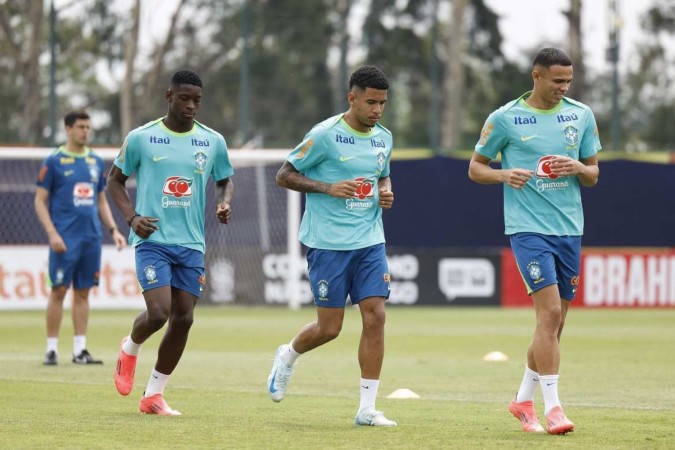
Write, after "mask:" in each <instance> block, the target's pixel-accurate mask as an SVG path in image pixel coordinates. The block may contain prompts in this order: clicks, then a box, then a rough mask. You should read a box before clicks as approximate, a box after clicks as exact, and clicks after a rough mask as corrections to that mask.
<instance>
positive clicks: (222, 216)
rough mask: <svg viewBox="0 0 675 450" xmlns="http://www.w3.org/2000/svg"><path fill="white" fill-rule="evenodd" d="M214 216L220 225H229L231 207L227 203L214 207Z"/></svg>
mask: <svg viewBox="0 0 675 450" xmlns="http://www.w3.org/2000/svg"><path fill="white" fill-rule="evenodd" d="M216 216H217V217H218V220H219V221H220V223H230V216H232V207H231V206H230V204H229V203H219V204H218V206H216Z"/></svg>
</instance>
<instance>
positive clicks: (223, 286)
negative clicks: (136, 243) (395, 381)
mask: <svg viewBox="0 0 675 450" xmlns="http://www.w3.org/2000/svg"><path fill="white" fill-rule="evenodd" d="M387 259H388V263H389V274H390V277H391V285H390V286H391V293H390V297H389V301H388V302H387V303H388V305H404V306H411V305H436V306H441V305H446V306H453V305H454V306H471V305H495V306H497V305H499V304H500V286H501V254H500V250H499V249H495V250H489V249H488V250H485V251H472V250H470V249H469V250H466V249H461V250H460V249H452V248H447V249H443V248H441V249H410V248H397V247H388V248H387ZM206 260H207V274H208V275H207V286H206V290H205V292H204V297H205V298H206V299H207V301H209V302H213V303H236V304H260V303H263V302H264V304H283V305H285V304H287V303H288V298H289V288H290V286H289V282H288V280H289V278H290V274H291V270H292V265H291V264H290V260H289V258H288V255H287V254H285V253H265V252H261V251H259V250H254V249H248V250H246V251H242V252H238V251H236V250H234V251H233V250H228V251H227V252H222V254H219V253H218V251H214V252H210V253H208V254H207V258H206ZM299 266H300V268H301V270H302V280H301V282H300V286H299V297H300V304H301V305H312V304H313V297H312V290H311V287H310V285H309V281H308V279H307V263H306V261H305V260H304V258H303V260H302V262H301V263H300V265H299ZM244 269H245V270H244ZM241 272H245V273H247V274H248V276H246V277H242V276H238V275H237V274H238V273H241Z"/></svg>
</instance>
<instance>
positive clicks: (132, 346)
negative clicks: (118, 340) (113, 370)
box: [122, 335, 141, 356]
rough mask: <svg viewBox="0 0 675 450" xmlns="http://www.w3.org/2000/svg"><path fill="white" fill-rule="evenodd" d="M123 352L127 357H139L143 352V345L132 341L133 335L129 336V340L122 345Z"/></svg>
mask: <svg viewBox="0 0 675 450" xmlns="http://www.w3.org/2000/svg"><path fill="white" fill-rule="evenodd" d="M122 351H123V352H124V353H126V354H127V355H131V356H137V355H138V352H140V351H141V344H137V343H135V342H134V341H132V340H131V335H129V336H127V340H126V341H124V344H123V345H122Z"/></svg>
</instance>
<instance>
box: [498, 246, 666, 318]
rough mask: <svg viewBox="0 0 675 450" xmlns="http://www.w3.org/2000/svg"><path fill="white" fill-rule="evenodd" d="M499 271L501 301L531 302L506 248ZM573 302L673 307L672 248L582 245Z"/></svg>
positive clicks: (582, 304)
mask: <svg viewBox="0 0 675 450" xmlns="http://www.w3.org/2000/svg"><path fill="white" fill-rule="evenodd" d="M502 275H503V276H502V305H504V306H529V305H531V304H532V300H531V299H530V297H529V296H528V295H527V293H526V290H525V284H524V282H523V279H522V277H521V275H520V273H519V272H518V268H517V266H516V262H515V259H514V257H513V253H512V252H511V250H510V249H504V251H503V252H502ZM573 304H574V306H588V307H636V308H642V307H645V308H650V307H657V308H658V307H675V249H672V248H591V247H589V248H584V249H583V251H582V255H581V276H580V278H579V284H578V290H577V293H576V297H575V300H574V302H573Z"/></svg>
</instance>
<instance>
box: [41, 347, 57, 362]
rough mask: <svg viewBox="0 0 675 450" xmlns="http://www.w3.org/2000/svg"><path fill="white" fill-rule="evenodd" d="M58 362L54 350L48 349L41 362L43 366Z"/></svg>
mask: <svg viewBox="0 0 675 450" xmlns="http://www.w3.org/2000/svg"><path fill="white" fill-rule="evenodd" d="M58 363H59V357H58V356H57V355H56V352H55V351H54V350H50V351H48V352H47V354H46V355H45V360H44V362H43V363H42V364H44V365H45V366H55V365H57V364H58Z"/></svg>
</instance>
